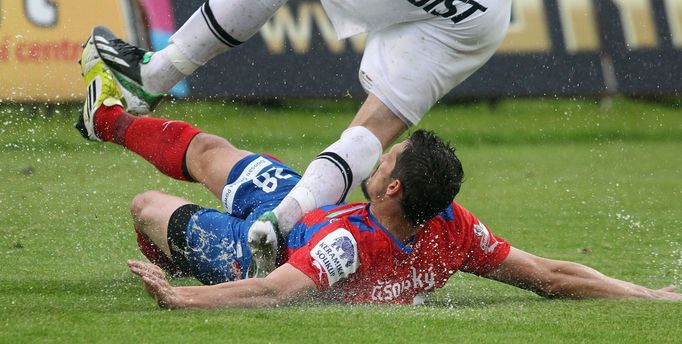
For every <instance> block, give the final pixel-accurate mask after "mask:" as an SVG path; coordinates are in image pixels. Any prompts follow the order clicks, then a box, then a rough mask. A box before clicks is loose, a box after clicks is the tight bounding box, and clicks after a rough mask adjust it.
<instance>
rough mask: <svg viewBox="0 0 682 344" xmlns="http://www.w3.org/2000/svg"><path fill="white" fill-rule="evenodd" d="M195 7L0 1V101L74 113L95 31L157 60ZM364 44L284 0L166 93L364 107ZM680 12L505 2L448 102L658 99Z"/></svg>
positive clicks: (681, 30)
mask: <svg viewBox="0 0 682 344" xmlns="http://www.w3.org/2000/svg"><path fill="white" fill-rule="evenodd" d="M202 2H203V1H198V0H193V1H179V0H178V1H173V0H98V1H96V2H94V1H87V0H69V1H47V0H26V1H0V100H1V101H5V102H46V101H47V102H61V101H79V100H80V99H82V95H83V88H82V87H81V80H80V79H79V78H77V77H74V76H75V75H78V67H77V65H76V64H75V61H76V60H77V59H78V55H79V54H80V50H81V49H80V44H81V43H82V42H84V41H85V40H86V38H87V37H88V35H89V33H90V31H91V30H92V27H93V26H95V25H105V26H107V27H109V28H110V29H112V30H113V31H114V32H116V33H117V34H118V35H120V36H121V37H123V38H125V39H127V40H128V41H131V42H133V43H136V44H138V45H141V46H143V47H146V48H149V49H154V50H157V49H160V48H162V47H164V46H165V45H166V43H167V40H168V38H169V37H170V35H171V34H172V33H173V32H174V31H175V30H176V29H177V28H178V27H179V26H180V25H181V24H182V23H183V22H184V21H185V20H186V19H187V18H188V17H189V16H190V15H191V14H192V13H193V12H194V11H195V10H196V9H197V8H198V7H199V6H200V5H201V3H202ZM364 43H365V37H364V36H356V37H353V38H351V39H348V40H344V41H338V40H337V38H336V34H335V32H334V30H333V28H332V25H331V23H330V22H329V19H328V18H327V17H326V15H325V13H324V11H323V9H322V5H321V4H320V2H319V1H305V0H291V1H289V2H288V3H287V4H286V5H284V6H283V7H282V8H281V9H280V10H279V11H278V12H277V13H276V14H275V16H274V17H273V18H272V19H271V20H270V22H269V23H268V24H266V25H265V26H264V27H263V28H262V29H261V30H260V33H259V34H257V35H256V36H255V37H254V38H252V39H251V40H249V41H248V42H246V43H245V44H244V45H243V46H241V47H240V48H239V49H235V51H233V52H232V53H229V54H223V55H222V56H219V57H218V58H216V59H215V60H213V61H211V63H209V64H208V65H207V66H206V67H205V68H202V69H200V70H199V71H198V72H197V73H195V74H194V75H193V76H192V77H190V78H189V79H188V80H187V81H186V82H183V83H181V84H179V85H178V86H177V87H175V89H174V90H173V95H174V96H175V97H179V98H198V99H206V98H213V97H217V98H218V99H246V100H248V99H258V100H263V99H265V100H268V99H270V100H272V99H281V98H288V99H292V98H336V99H338V98H341V97H360V98H362V97H364V92H363V90H362V88H361V86H360V84H359V82H358V81H357V69H358V66H359V63H360V58H361V54H362V51H363V48H364ZM680 61H682V0H610V1H608V0H598V1H595V0H514V1H513V13H512V22H511V27H510V29H509V33H508V35H507V38H506V40H505V42H504V43H503V45H502V46H501V48H500V49H499V51H498V52H497V54H496V55H495V56H494V57H493V58H492V60H491V61H490V62H489V63H488V64H486V65H485V66H484V67H483V68H482V69H481V70H479V71H478V72H477V73H475V74H474V75H473V76H472V77H471V78H470V79H469V80H467V81H466V82H464V83H463V84H462V85H460V86H459V87H457V88H456V89H455V90H453V92H452V93H451V94H450V95H448V97H446V99H445V101H447V100H453V99H463V98H479V99H480V98H488V99H495V98H499V97H517V96H524V97H526V96H542V97H547V96H566V97H573V96H583V97H604V98H606V99H608V98H609V97H611V96H613V95H617V94H620V95H626V96H637V97H648V98H667V97H674V96H677V95H679V91H680V89H682V74H681V72H682V64H681V63H680Z"/></svg>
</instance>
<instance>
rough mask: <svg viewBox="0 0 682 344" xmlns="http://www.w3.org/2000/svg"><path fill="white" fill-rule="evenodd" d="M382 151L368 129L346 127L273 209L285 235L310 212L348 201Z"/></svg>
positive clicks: (378, 142) (370, 170) (376, 139)
mask: <svg viewBox="0 0 682 344" xmlns="http://www.w3.org/2000/svg"><path fill="white" fill-rule="evenodd" d="M381 152H382V148H381V142H380V141H379V139H378V138H377V137H376V136H374V134H373V133H372V132H371V131H369V129H367V128H365V127H352V128H348V129H346V130H345V131H344V132H343V133H342V134H341V137H340V138H339V140H338V141H336V142H334V143H333V144H332V145H331V146H329V147H328V148H327V149H325V150H324V151H323V152H322V153H320V154H319V155H318V156H317V158H315V160H313V161H312V162H311V163H310V165H308V168H307V169H306V171H305V173H304V174H303V178H302V179H301V181H300V182H298V184H297V185H296V187H295V188H294V189H293V190H292V191H291V192H290V193H289V194H288V195H287V196H286V197H285V198H284V200H283V201H282V203H280V204H279V205H278V206H277V207H276V208H275V209H273V212H274V213H275V216H277V221H278V223H279V229H280V231H282V234H283V235H285V236H286V234H288V233H289V231H290V230H291V228H292V227H293V226H294V224H296V222H297V221H298V220H299V219H300V218H301V217H302V216H303V215H304V214H306V213H308V212H309V211H312V210H314V209H315V208H318V207H321V206H324V205H329V204H336V203H339V202H341V201H343V200H345V198H346V196H347V195H348V193H349V192H351V191H352V190H353V189H354V188H355V187H357V186H358V185H360V183H361V182H362V181H363V180H364V179H365V178H367V177H368V176H369V174H370V173H371V172H372V168H373V167H374V165H375V164H376V162H377V160H379V157H380V156H381Z"/></svg>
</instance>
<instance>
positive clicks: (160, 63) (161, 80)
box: [140, 43, 201, 93]
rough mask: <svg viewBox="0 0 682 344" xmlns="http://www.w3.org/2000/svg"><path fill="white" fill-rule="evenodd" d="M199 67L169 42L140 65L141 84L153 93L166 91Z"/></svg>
mask: <svg viewBox="0 0 682 344" xmlns="http://www.w3.org/2000/svg"><path fill="white" fill-rule="evenodd" d="M199 67H201V65H198V64H196V63H194V62H192V61H190V60H189V59H188V58H187V57H186V56H185V55H184V54H183V53H182V52H181V51H180V50H179V49H178V47H177V46H176V45H175V44H173V43H171V44H170V45H168V46H167V47H165V48H164V49H162V50H160V51H158V52H156V53H155V54H154V55H152V58H151V61H149V63H147V64H142V65H141V66H140V74H141V76H142V84H143V85H144V87H145V88H146V89H147V90H148V91H151V92H154V93H167V92H168V91H169V90H170V89H171V88H173V86H175V84H177V83H178V82H180V81H181V80H183V79H184V78H186V77H187V76H188V75H190V74H192V73H193V72H194V71H195V70H196V69H197V68H199Z"/></svg>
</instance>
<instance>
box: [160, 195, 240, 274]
mask: <svg viewBox="0 0 682 344" xmlns="http://www.w3.org/2000/svg"><path fill="white" fill-rule="evenodd" d="M250 224H251V222H248V223H247V222H246V221H245V220H243V219H239V218H237V217H234V216H231V215H229V214H226V213H222V212H219V211H217V210H215V209H208V208H201V207H199V206H196V205H185V206H183V207H181V208H180V209H178V211H177V212H176V213H175V214H174V215H173V218H172V220H171V221H170V225H169V228H168V242H169V245H170V249H171V258H172V260H173V263H175V264H176V265H177V266H178V267H180V269H182V270H183V271H185V272H188V273H189V274H191V275H192V276H194V277H196V278H197V279H198V280H199V281H201V282H202V283H204V284H216V283H222V282H229V281H235V280H239V279H243V278H245V277H246V274H247V271H248V268H249V265H250V263H251V251H250V250H249V246H248V244H247V235H248V230H249V227H250Z"/></svg>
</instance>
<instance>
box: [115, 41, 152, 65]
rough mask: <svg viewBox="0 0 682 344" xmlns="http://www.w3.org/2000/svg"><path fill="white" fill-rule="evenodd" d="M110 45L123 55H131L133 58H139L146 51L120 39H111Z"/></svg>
mask: <svg viewBox="0 0 682 344" xmlns="http://www.w3.org/2000/svg"><path fill="white" fill-rule="evenodd" d="M111 45H113V46H114V47H115V49H116V50H117V51H118V53H119V54H120V55H121V56H123V57H128V56H132V57H134V60H135V61H137V60H140V59H141V58H142V56H144V54H145V53H146V51H144V50H142V49H140V48H138V47H136V46H134V45H132V44H128V43H126V42H124V41H122V40H120V39H114V40H112V41H111Z"/></svg>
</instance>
